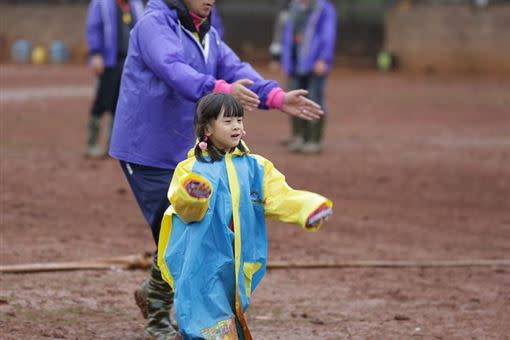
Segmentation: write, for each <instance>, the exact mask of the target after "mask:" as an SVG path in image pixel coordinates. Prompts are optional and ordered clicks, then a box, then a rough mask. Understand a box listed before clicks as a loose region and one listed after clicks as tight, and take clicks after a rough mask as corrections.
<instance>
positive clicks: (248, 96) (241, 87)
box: [231, 79, 260, 111]
mask: <svg viewBox="0 0 510 340" xmlns="http://www.w3.org/2000/svg"><path fill="white" fill-rule="evenodd" d="M252 84H253V81H251V80H250V79H240V80H238V81H236V82H235V83H233V84H232V93H231V94H232V96H233V97H234V98H235V99H237V100H238V101H239V102H240V103H241V105H242V106H243V108H244V109H245V110H246V111H253V110H255V109H256V108H257V107H258V106H259V104H260V99H259V96H257V94H256V93H255V92H253V91H252V90H250V89H249V88H247V87H246V86H249V85H252Z"/></svg>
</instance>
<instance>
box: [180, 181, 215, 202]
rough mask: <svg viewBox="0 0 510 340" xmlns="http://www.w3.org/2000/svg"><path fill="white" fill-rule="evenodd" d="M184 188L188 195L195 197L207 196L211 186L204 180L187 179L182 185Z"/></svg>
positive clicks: (209, 193)
mask: <svg viewBox="0 0 510 340" xmlns="http://www.w3.org/2000/svg"><path fill="white" fill-rule="evenodd" d="M184 188H185V189H186V192H187V193H188V194H189V195H190V196H192V197H195V198H207V197H209V195H211V188H209V185H207V183H204V182H199V181H195V180H189V181H188V182H187V183H186V184H185V185H184Z"/></svg>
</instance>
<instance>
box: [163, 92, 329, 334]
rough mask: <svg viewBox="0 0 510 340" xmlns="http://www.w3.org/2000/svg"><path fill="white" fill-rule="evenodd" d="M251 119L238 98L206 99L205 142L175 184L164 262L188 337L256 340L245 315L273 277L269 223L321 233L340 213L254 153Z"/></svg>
mask: <svg viewBox="0 0 510 340" xmlns="http://www.w3.org/2000/svg"><path fill="white" fill-rule="evenodd" d="M243 116H244V111H243V108H242V106H241V104H240V103H239V102H238V101H237V100H236V99H234V98H233V97H232V96H230V95H227V94H222V93H213V94H210V95H207V96H205V97H203V98H202V99H201V100H200V101H199V102H198V105H197V108H196V112H195V133H196V136H197V138H198V140H199V141H200V142H199V143H198V144H197V145H196V146H195V148H194V149H192V150H191V151H190V152H189V154H188V156H189V157H188V159H186V160H184V161H182V162H180V163H179V164H178V165H177V168H176V169H175V173H174V176H173V178H172V181H171V183H170V189H169V191H168V197H169V200H170V203H171V206H170V207H169V208H168V209H167V211H166V213H165V216H164V218H163V221H162V224H161V233H160V237H159V249H160V250H161V251H160V252H159V253H158V264H159V266H160V268H161V272H162V274H163V277H164V279H165V280H166V281H167V282H168V283H169V284H170V286H171V287H172V288H173V289H174V292H175V296H174V303H175V309H176V313H177V322H178V325H179V329H180V333H181V336H182V337H183V338H184V339H204V338H205V339H251V335H250V331H249V329H248V327H247V324H246V321H245V319H244V315H243V312H244V311H245V310H246V308H247V307H248V305H249V303H250V296H251V294H252V292H253V290H254V289H255V287H257V285H258V284H259V282H260V281H261V279H262V277H263V276H264V274H265V271H266V260H267V236H266V225H265V221H264V217H265V216H268V217H272V218H275V219H278V220H280V221H284V222H291V223H296V224H299V225H300V226H302V227H303V228H305V229H306V230H310V231H315V230H317V229H319V228H320V226H321V224H322V223H323V221H324V220H325V219H326V218H327V217H328V216H329V215H330V214H331V213H332V210H331V208H332V206H333V204H332V202H331V201H330V200H328V199H326V198H324V197H322V196H320V195H318V194H314V193H311V192H307V191H298V190H294V189H292V188H290V187H289V186H288V185H287V183H286V182H285V177H284V176H283V175H282V174H281V173H280V172H279V171H278V170H276V169H275V168H274V166H273V164H272V163H271V162H270V161H268V160H267V159H265V158H263V157H261V156H258V155H253V154H250V152H249V150H248V147H247V146H246V144H245V143H244V141H243V140H242V137H243V136H244V127H243Z"/></svg>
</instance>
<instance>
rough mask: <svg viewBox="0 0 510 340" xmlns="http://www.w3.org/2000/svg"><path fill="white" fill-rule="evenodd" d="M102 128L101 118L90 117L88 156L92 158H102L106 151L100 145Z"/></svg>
mask: <svg viewBox="0 0 510 340" xmlns="http://www.w3.org/2000/svg"><path fill="white" fill-rule="evenodd" d="M100 126H101V118H100V117H99V116H96V115H90V120H89V125H88V137H87V156H88V157H91V158H101V157H103V155H104V151H103V150H102V148H101V146H100V145H99V144H98V139H99V128H100Z"/></svg>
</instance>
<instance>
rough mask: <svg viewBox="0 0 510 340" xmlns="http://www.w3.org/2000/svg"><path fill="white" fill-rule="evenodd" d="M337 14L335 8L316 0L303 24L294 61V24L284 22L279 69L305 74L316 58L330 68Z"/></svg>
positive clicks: (309, 71)
mask: <svg viewBox="0 0 510 340" xmlns="http://www.w3.org/2000/svg"><path fill="white" fill-rule="evenodd" d="M336 27H337V17H336V11H335V7H334V6H333V5H332V4H331V3H330V2H329V1H326V0H316V3H315V8H314V10H313V12H312V14H311V15H310V17H309V18H308V21H307V23H306V27H305V32H304V40H303V43H302V44H301V46H300V48H299V50H298V51H297V62H296V65H294V62H293V60H292V46H293V44H294V34H293V33H294V23H293V22H292V18H289V20H288V21H287V23H286V25H285V28H284V31H283V36H282V58H281V63H282V67H283V70H284V71H285V73H287V74H303V75H304V74H309V73H311V72H312V71H313V66H314V64H315V63H316V62H317V60H320V59H322V60H324V61H325V62H326V64H327V65H328V71H329V70H330V69H331V65H332V62H333V56H334V53H335V42H336Z"/></svg>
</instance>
